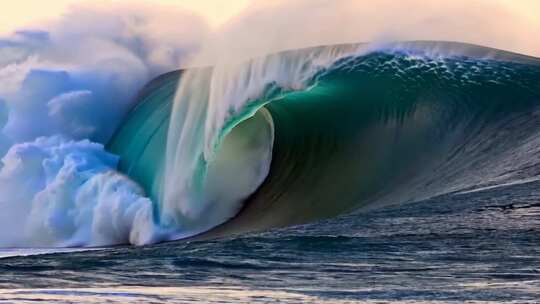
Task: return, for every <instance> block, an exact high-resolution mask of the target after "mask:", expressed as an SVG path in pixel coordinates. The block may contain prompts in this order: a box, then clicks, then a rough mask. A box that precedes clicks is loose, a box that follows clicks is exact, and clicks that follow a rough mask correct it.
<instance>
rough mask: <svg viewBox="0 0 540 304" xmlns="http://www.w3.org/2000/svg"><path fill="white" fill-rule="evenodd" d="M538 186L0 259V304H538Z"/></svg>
mask: <svg viewBox="0 0 540 304" xmlns="http://www.w3.org/2000/svg"><path fill="white" fill-rule="evenodd" d="M539 185H540V182H534V181H533V182H529V183H525V184H516V185H509V186H505V187H497V188H492V189H485V190H483V191H475V192H468V193H458V194H453V195H445V196H442V197H438V198H434V199H431V200H428V201H424V202H419V203H412V204H406V205H402V206H399V207H388V208H385V209H379V210H371V211H365V212H362V213H359V214H353V215H348V216H345V217H341V218H337V219H333V220H329V221H324V222H319V223H314V224H310V225H304V226H298V227H292V228H287V229H282V230H276V231H269V232H265V233H258V234H251V235H244V236H241V237H236V238H230V239H226V240H223V239H222V240H215V241H205V242H191V243H182V242H180V243H168V244H161V245H156V246H149V247H142V248H132V247H120V248H112V249H104V250H91V251H75V250H73V251H71V250H69V251H68V252H63V253H51V252H50V251H49V250H3V251H1V252H0V257H1V258H0V271H1V272H0V273H1V274H0V303H11V302H17V301H19V302H26V303H37V302H61V303H72V302H85V303H103V302H110V303H130V302H131V303H162V302H165V301H168V302H178V303H205V302H206V303H223V302H225V303H226V302H231V303H269V302H278V303H301V302H307V303H354V302H367V303H418V302H420V303H462V302H463V301H471V302H472V303H491V302H496V303H500V302H508V303H538V302H540V234H539V232H540V200H539V198H540V191H539V190H537V189H538V188H539V187H538V186H539ZM29 254H39V255H30V256H28V255H29Z"/></svg>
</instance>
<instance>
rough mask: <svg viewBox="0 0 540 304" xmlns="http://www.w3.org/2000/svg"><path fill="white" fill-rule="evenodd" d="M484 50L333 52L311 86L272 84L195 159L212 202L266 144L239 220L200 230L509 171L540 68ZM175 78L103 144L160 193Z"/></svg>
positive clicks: (451, 187)
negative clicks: (267, 161)
mask: <svg viewBox="0 0 540 304" xmlns="http://www.w3.org/2000/svg"><path fill="white" fill-rule="evenodd" d="M447 46H448V47H450V46H449V45H447ZM486 53H493V50H488V49H482V48H473V52H469V53H463V52H461V53H459V54H458V55H455V54H454V55H445V56H434V55H432V54H427V52H426V51H424V50H423V49H422V48H420V49H418V48H417V49H415V50H414V51H410V50H406V51H405V50H402V51H400V50H397V51H396V50H389V51H377V52H371V53H369V54H365V55H354V56H346V57H343V58H340V59H337V60H336V61H334V62H333V63H332V64H331V65H329V66H327V67H325V68H324V69H320V70H318V71H317V72H316V73H314V74H313V75H312V76H311V77H310V78H309V79H307V80H306V86H305V89H300V90H291V89H290V88H284V87H280V86H279V85H276V84H271V85H270V86H269V87H268V88H267V90H266V91H265V93H266V94H265V93H263V94H262V95H261V96H263V97H261V98H258V99H256V100H251V101H248V102H246V103H245V105H244V107H243V110H240V111H238V112H237V113H240V114H235V115H233V116H231V117H229V118H228V121H227V123H226V124H224V126H223V127H222V129H221V131H220V135H219V137H224V140H223V141H220V143H221V144H220V145H218V146H217V147H216V151H215V153H216V158H215V159H213V160H211V161H209V163H207V162H205V161H203V162H202V163H201V166H204V170H203V171H204V172H205V174H203V177H202V178H203V179H206V181H205V182H207V183H210V184H212V185H213V186H212V187H210V189H213V190H212V191H214V193H213V200H214V201H215V202H214V203H213V205H212V206H214V207H213V208H218V209H219V208H221V207H219V206H220V198H222V197H225V196H227V191H228V189H230V188H233V187H234V184H235V183H236V179H238V181H239V182H240V183H241V182H242V181H244V180H249V179H252V177H250V175H249V174H247V175H246V176H247V177H244V178H242V177H240V176H242V174H241V172H243V171H244V170H247V171H246V172H249V170H248V169H245V168H254V167H256V166H257V165H258V164H259V165H260V162H258V161H257V155H264V153H265V152H266V151H272V154H271V165H270V168H269V173H268V175H267V177H266V179H265V180H264V182H263V183H262V185H260V187H257V191H255V192H254V193H252V194H251V195H250V196H249V199H246V200H245V202H244V208H243V210H242V211H241V212H240V214H239V215H238V216H237V217H235V218H234V219H232V220H231V221H228V222H227V223H225V224H224V225H221V226H220V227H218V228H217V229H214V230H212V231H211V232H210V233H209V234H208V235H212V236H216V235H227V234H230V233H236V232H244V231H251V230H260V229H266V228H269V227H276V226H286V225H291V224H300V223H305V222H309V221H313V220H316V219H321V218H327V217H332V216H336V215H338V214H341V213H343V212H348V211H351V210H354V209H357V208H358V207H360V206H369V205H381V204H386V203H396V202H404V201H414V200H418V199H422V198H427V197H430V196H433V195H437V194H442V193H447V192H451V191H457V190H460V189H466V188H469V187H473V186H475V185H479V184H489V183H491V182H496V181H501V180H502V179H503V178H508V179H511V178H513V177H512V176H513V175H511V174H510V172H513V171H516V170H517V168H521V167H525V166H526V164H527V162H528V161H529V160H530V158H531V154H530V153H533V152H534V151H532V152H531V148H530V146H531V142H532V141H533V140H534V139H535V138H536V137H537V136H536V135H537V134H538V132H539V131H540V130H539V129H540V124H538V119H537V114H535V113H538V112H537V111H538V108H539V105H540V64H539V63H538V61H537V60H535V59H530V58H525V57H520V56H517V55H512V54H508V53H499V56H498V58H496V59H495V58H494V59H487V58H483V55H485V54H486ZM179 75H180V73H179V72H176V73H172V74H168V75H165V76H162V77H160V78H158V79H156V80H155V81H153V82H152V83H151V84H150V85H149V86H148V87H147V89H146V90H145V91H144V92H143V93H142V94H141V95H140V101H139V105H138V106H137V108H135V109H134V110H133V112H132V113H131V115H130V116H129V117H128V119H127V120H126V123H125V124H124V125H123V126H122V128H121V129H120V130H119V131H118V133H117V134H116V136H115V138H114V139H113V140H112V141H111V143H110V145H109V149H110V150H111V151H112V152H114V153H117V154H119V155H120V156H121V158H122V161H121V165H120V169H121V170H122V171H123V172H125V173H126V174H128V175H129V176H130V177H132V178H133V179H135V180H136V181H137V182H139V183H140V184H141V185H142V186H143V187H144V188H145V189H146V190H147V191H148V193H150V195H151V196H152V198H153V199H155V200H157V201H159V199H160V191H162V189H161V188H160V187H161V186H160V185H161V183H162V181H161V180H160V179H161V178H162V176H163V168H164V166H167V164H165V163H164V159H165V144H166V142H167V128H168V123H169V121H168V120H169V115H170V112H171V104H172V100H173V96H174V94H175V91H176V84H177V82H178V79H179V77H180V76H179ZM200 123H204V122H200ZM253 147H256V148H253ZM526 147H528V148H526ZM261 157H263V158H267V156H261ZM263 163H264V162H263ZM227 166H229V167H227ZM225 167H226V168H225ZM216 168H217V169H216ZM223 168H225V169H223ZM243 168H244V169H243ZM262 171H264V170H262ZM208 172H210V174H208ZM235 172H236V173H237V174H235ZM258 172H260V170H259V171H258ZM520 172H523V171H520ZM225 173H226V175H227V176H225V177H224V176H223V175H224V174H225ZM231 180H232V181H231ZM220 185H222V186H220ZM250 187H253V185H251V186H250ZM248 188H249V187H248ZM207 189H208V188H207ZM236 192H238V191H236ZM246 196H247V195H246ZM158 205H159V203H158ZM219 212H227V211H226V210H223V211H219ZM234 212H235V213H236V212H237V210H234ZM157 220H159V219H157ZM217 224H220V222H217V223H215V225H217Z"/></svg>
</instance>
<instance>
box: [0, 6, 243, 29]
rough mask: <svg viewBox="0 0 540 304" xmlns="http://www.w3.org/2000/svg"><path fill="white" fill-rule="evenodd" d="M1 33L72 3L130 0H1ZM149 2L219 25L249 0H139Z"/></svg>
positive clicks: (63, 10) (55, 14) (48, 17)
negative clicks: (185, 12) (201, 17)
mask: <svg viewBox="0 0 540 304" xmlns="http://www.w3.org/2000/svg"><path fill="white" fill-rule="evenodd" d="M2 1H3V2H4V1H5V2H8V4H6V3H2V18H0V34H9V33H11V32H13V31H15V30H17V29H18V28H21V27H28V26H34V25H36V24H39V23H41V22H46V21H47V20H52V19H54V18H57V17H59V16H61V15H62V14H64V13H66V12H67V11H68V10H69V8H70V7H73V6H74V5H81V4H83V5H95V4H96V3H102V4H107V3H114V4H118V3H120V4H122V3H133V2H137V1H133V0H108V1H96V0H50V1H43V0H16V1H8V0H2ZM138 2H142V3H148V4H152V5H155V6H157V5H161V6H174V7H178V8H182V9H186V10H189V11H193V12H194V13H196V14H198V15H201V16H203V17H204V18H205V19H206V20H207V22H208V23H209V24H210V25H211V26H216V27H217V26H219V25H221V24H222V23H224V22H226V21H227V20H228V19H229V18H231V17H232V16H234V15H236V14H238V13H240V12H241V11H242V10H243V9H244V8H246V7H248V6H249V4H250V1H249V0H146V1H145V0H138Z"/></svg>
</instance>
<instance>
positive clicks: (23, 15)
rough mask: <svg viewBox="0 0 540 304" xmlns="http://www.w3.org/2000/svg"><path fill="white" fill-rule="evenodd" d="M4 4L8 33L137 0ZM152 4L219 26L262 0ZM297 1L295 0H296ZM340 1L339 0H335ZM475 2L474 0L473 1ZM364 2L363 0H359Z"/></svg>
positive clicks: (537, 11)
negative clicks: (74, 11) (82, 9)
mask: <svg viewBox="0 0 540 304" xmlns="http://www.w3.org/2000/svg"><path fill="white" fill-rule="evenodd" d="M3 1H5V2H8V4H5V3H4V4H2V18H0V33H2V34H7V33H10V32H12V31H14V30H15V29H17V28H19V27H24V26H28V25H32V24H35V23H36V22H42V21H45V20H47V19H52V18H55V17H58V16H60V15H62V14H63V13H65V12H66V11H67V10H68V9H69V7H71V6H73V5H80V4H93V3H97V2H103V3H107V2H111V3H133V2H134V1H133V0H108V1H96V0H52V1H43V0H16V1H6V0H3ZM138 1H139V2H146V3H150V4H152V5H164V6H175V7H179V8H184V9H187V10H191V11H193V12H195V13H197V14H199V15H201V16H203V17H205V18H206V19H207V21H208V23H209V24H210V25H212V26H219V25H221V24H223V23H224V22H226V21H227V20H228V19H230V18H231V17H233V16H235V15H237V14H239V13H240V12H241V11H242V10H243V9H245V8H246V7H248V6H249V5H250V4H253V3H257V2H261V1H257V0H251V1H250V0H138ZM292 1H294V0H292ZM334 1H339V0H334ZM428 1H429V0H428ZM493 1H494V2H500V3H502V4H503V5H505V6H508V8H509V9H514V10H517V11H519V12H521V13H523V15H524V16H525V17H526V18H531V19H536V20H539V19H540V1H538V0H493ZM472 2H474V0H473V1H472ZM359 3H362V1H359Z"/></svg>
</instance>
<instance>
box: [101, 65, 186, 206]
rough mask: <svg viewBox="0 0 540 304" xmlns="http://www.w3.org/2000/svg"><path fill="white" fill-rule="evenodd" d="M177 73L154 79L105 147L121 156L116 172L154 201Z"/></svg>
mask: <svg viewBox="0 0 540 304" xmlns="http://www.w3.org/2000/svg"><path fill="white" fill-rule="evenodd" d="M180 75H181V73H180V72H171V73H168V74H165V75H162V76H160V77H158V78H156V79H154V80H153V81H152V82H151V83H149V84H148V85H147V86H146V87H145V88H144V89H143V90H142V91H141V93H140V94H139V96H138V97H137V99H138V102H137V103H136V107H135V108H134V109H133V110H132V111H131V113H130V115H129V116H128V117H127V119H126V120H125V122H124V124H123V125H122V127H121V128H120V129H119V130H118V131H117V133H116V134H115V136H114V137H113V139H112V140H111V141H110V142H109V144H108V147H107V148H108V150H110V151H111V152H113V153H116V154H118V155H120V156H121V158H120V164H119V170H120V171H121V172H124V173H125V174H127V175H129V176H130V177H131V178H132V179H134V180H135V181H137V182H138V183H139V184H140V185H141V186H142V187H143V188H144V189H145V190H146V192H147V194H149V195H150V197H151V198H152V199H153V200H156V199H157V198H158V197H159V190H160V189H159V187H160V186H159V182H158V180H159V179H160V176H162V174H161V172H162V170H163V166H164V164H163V161H164V155H165V146H166V142H167V131H168V128H169V119H170V114H171V108H172V102H173V99H174V95H175V93H176V89H177V87H178V81H179V79H180Z"/></svg>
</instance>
